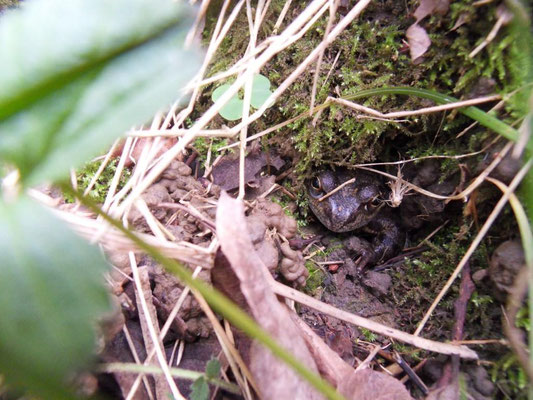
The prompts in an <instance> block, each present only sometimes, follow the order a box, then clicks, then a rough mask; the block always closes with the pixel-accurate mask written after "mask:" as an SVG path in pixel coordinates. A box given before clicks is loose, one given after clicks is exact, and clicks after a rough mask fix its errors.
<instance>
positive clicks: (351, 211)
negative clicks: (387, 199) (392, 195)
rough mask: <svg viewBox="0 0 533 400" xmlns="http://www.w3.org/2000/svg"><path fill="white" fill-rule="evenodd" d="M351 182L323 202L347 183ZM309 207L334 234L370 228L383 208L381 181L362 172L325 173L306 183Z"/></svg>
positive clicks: (341, 171) (328, 171)
mask: <svg viewBox="0 0 533 400" xmlns="http://www.w3.org/2000/svg"><path fill="white" fill-rule="evenodd" d="M350 179H353V182H350V183H348V184H346V185H345V186H343V187H342V188H340V189H339V190H338V191H335V192H334V193H333V194H331V195H330V196H328V197H326V198H325V199H323V200H322V201H320V199H321V198H322V197H323V196H325V195H326V194H328V193H330V192H331V191H333V190H334V189H336V188H337V187H339V186H340V185H342V184H343V183H345V182H346V181H349V180H350ZM306 187H307V194H308V198H309V206H310V207H311V211H313V213H314V214H315V215H316V217H317V218H318V219H319V220H320V222H322V224H324V225H325V226H326V228H328V229H329V230H331V231H333V232H348V231H352V230H354V229H358V228H361V227H363V226H365V225H366V224H368V223H369V222H370V221H371V220H372V219H373V218H374V216H375V215H376V214H377V212H378V211H379V209H380V207H381V204H382V203H381V202H380V201H379V200H378V197H379V195H380V184H379V179H376V177H375V176H374V175H371V174H369V173H366V172H363V171H355V172H353V171H352V172H350V171H345V170H340V171H330V170H327V171H322V172H320V173H319V174H317V175H316V176H315V177H314V178H312V179H310V180H309V181H307V182H306Z"/></svg>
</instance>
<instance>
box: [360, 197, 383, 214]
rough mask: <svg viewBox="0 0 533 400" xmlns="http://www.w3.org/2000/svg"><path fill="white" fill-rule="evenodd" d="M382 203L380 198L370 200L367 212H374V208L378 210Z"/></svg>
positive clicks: (366, 205) (366, 207)
mask: <svg viewBox="0 0 533 400" xmlns="http://www.w3.org/2000/svg"><path fill="white" fill-rule="evenodd" d="M380 203H381V202H380V201H379V199H378V197H377V196H376V197H374V198H373V199H372V200H370V201H369V202H368V203H366V204H365V207H364V208H365V211H369V210H373V209H374V208H376V207H377V206H379V205H380Z"/></svg>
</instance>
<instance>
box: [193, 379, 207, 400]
mask: <svg viewBox="0 0 533 400" xmlns="http://www.w3.org/2000/svg"><path fill="white" fill-rule="evenodd" d="M191 389H192V392H191V400H207V399H208V398H209V386H208V385H207V382H206V381H205V378H204V377H203V376H202V377H200V378H198V379H196V380H195V381H194V382H193V383H192V385H191Z"/></svg>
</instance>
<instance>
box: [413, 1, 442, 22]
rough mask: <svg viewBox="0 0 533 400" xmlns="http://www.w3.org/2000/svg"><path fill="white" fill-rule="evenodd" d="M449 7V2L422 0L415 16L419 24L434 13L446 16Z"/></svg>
mask: <svg viewBox="0 0 533 400" xmlns="http://www.w3.org/2000/svg"><path fill="white" fill-rule="evenodd" d="M449 7H450V1H449V0H421V1H420V5H419V6H418V7H417V9H416V10H415V12H414V14H413V15H414V16H415V18H416V23H419V22H420V21H422V20H423V19H424V18H426V17H427V16H428V15H430V14H433V13H436V14H440V15H445V14H446V13H447V12H448V8H449Z"/></svg>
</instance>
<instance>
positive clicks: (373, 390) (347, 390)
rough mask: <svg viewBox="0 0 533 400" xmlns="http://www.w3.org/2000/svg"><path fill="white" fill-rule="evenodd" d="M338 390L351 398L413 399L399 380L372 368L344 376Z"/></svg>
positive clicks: (358, 399)
mask: <svg viewBox="0 0 533 400" xmlns="http://www.w3.org/2000/svg"><path fill="white" fill-rule="evenodd" d="M338 391H339V392H340V394H342V395H343V396H345V397H346V398H347V399H351V400H413V398H412V397H411V395H410V394H409V392H408V391H407V390H406V389H405V387H404V386H403V384H402V383H401V382H400V381H399V380H397V379H395V378H393V377H392V376H389V375H386V374H384V373H382V372H376V371H374V370H371V369H363V370H360V371H357V372H353V373H351V374H350V375H349V376H346V377H344V378H343V379H342V380H341V383H340V386H339V387H338Z"/></svg>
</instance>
